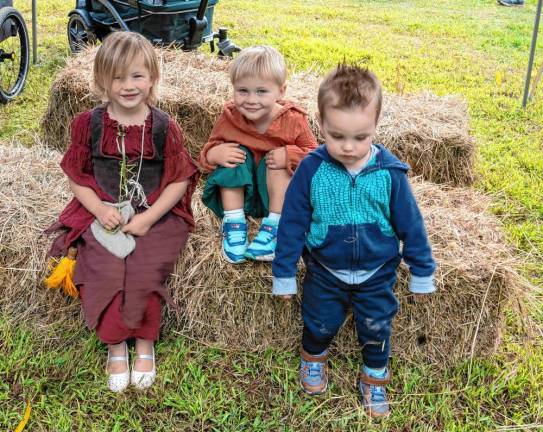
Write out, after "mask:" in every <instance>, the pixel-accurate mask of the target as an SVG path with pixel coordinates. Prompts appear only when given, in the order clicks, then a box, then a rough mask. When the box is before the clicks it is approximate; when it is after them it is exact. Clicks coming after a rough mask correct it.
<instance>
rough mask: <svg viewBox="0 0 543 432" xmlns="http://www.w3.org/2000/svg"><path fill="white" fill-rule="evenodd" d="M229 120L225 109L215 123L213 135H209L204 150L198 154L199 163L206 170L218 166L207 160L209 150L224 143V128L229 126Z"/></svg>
mask: <svg viewBox="0 0 543 432" xmlns="http://www.w3.org/2000/svg"><path fill="white" fill-rule="evenodd" d="M227 123H228V120H227V119H226V116H225V115H224V111H223V112H222V113H221V115H220V117H219V118H218V119H217V121H216V122H215V125H214V126H213V130H212V131H211V135H210V136H209V139H208V141H207V143H206V144H205V145H204V147H203V148H202V151H201V152H200V154H199V156H198V165H199V166H200V168H202V170H203V171H205V172H210V171H213V170H214V169H215V168H217V165H212V164H210V163H209V162H208V161H207V152H208V151H209V150H210V149H211V148H213V147H215V146H218V145H220V144H224V143H225V140H224V134H223V128H224V127H226V126H227Z"/></svg>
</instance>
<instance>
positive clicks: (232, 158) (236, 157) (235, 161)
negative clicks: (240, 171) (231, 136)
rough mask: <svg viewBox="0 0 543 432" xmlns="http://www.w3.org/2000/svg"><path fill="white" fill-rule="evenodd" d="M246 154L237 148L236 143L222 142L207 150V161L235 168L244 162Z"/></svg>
mask: <svg viewBox="0 0 543 432" xmlns="http://www.w3.org/2000/svg"><path fill="white" fill-rule="evenodd" d="M246 157H247V155H246V154H245V152H244V151H243V150H242V149H240V148H239V144H238V143H224V144H219V145H218V146H215V147H212V148H211V149H209V151H208V152H207V156H206V158H207V161H208V162H209V163H210V164H211V165H220V166H223V167H226V168H235V167H236V166H238V165H239V164H242V163H244V162H245V159H246Z"/></svg>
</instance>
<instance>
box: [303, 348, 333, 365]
mask: <svg viewBox="0 0 543 432" xmlns="http://www.w3.org/2000/svg"><path fill="white" fill-rule="evenodd" d="M300 355H301V356H302V358H303V359H304V360H305V361H308V362H324V361H326V359H328V351H326V353H324V354H322V355H319V356H317V355H313V354H309V353H308V352H306V351H305V350H304V349H303V348H300Z"/></svg>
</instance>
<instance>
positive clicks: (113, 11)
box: [98, 0, 130, 31]
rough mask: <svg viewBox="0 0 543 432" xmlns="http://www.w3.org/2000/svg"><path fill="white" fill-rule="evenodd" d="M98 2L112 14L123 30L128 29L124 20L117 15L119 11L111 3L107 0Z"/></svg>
mask: <svg viewBox="0 0 543 432" xmlns="http://www.w3.org/2000/svg"><path fill="white" fill-rule="evenodd" d="M98 1H99V2H100V3H102V4H103V5H104V7H105V8H106V9H107V10H108V11H109V13H110V14H111V15H112V16H113V18H114V19H115V21H117V23H118V24H119V25H120V26H121V29H122V30H124V31H130V29H129V28H128V26H127V25H126V23H125V22H124V20H123V19H122V18H121V16H120V15H119V12H117V10H116V9H115V8H114V7H113V5H112V4H111V3H110V2H109V0H98Z"/></svg>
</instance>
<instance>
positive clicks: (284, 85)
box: [279, 83, 287, 98]
mask: <svg viewBox="0 0 543 432" xmlns="http://www.w3.org/2000/svg"><path fill="white" fill-rule="evenodd" d="M279 92H280V93H281V98H282V97H283V96H285V93H286V92H287V83H285V84H283V85H282V86H281V87H279Z"/></svg>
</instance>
